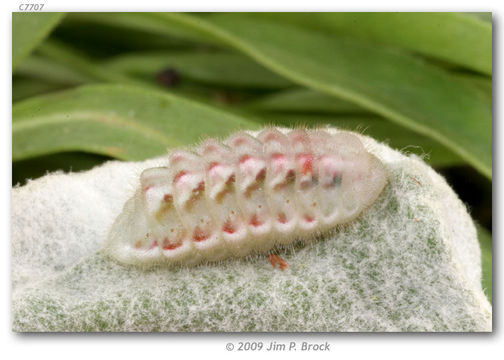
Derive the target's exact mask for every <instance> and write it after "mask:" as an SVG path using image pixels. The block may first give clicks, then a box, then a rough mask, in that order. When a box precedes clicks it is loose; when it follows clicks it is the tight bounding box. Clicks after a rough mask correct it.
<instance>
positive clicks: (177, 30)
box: [67, 12, 220, 44]
mask: <svg viewBox="0 0 504 360" xmlns="http://www.w3.org/2000/svg"><path fill="white" fill-rule="evenodd" d="M159 15H160V13H147V12H141V13H127V12H120V13H70V14H69V15H68V18H67V21H68V22H81V23H82V22H84V23H96V24H105V25H108V26H117V27H121V28H125V29H128V30H129V29H135V30H141V31H145V32H150V33H152V34H156V35H162V36H168V37H175V38H178V39H184V40H190V41H195V42H201V43H205V44H220V43H219V41H218V40H217V39H215V38H214V37H213V36H212V35H209V34H208V33H206V32H205V31H201V30H200V29H197V28H188V27H186V26H183V25H180V24H178V23H167V22H166V20H165V19H164V18H163V17H162V16H159Z"/></svg>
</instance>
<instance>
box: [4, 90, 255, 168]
mask: <svg viewBox="0 0 504 360" xmlns="http://www.w3.org/2000/svg"><path fill="white" fill-rule="evenodd" d="M12 118H13V122H12V158H13V160H14V161H15V160H21V159H27V158H30V157H34V156H40V155H44V154H51V153H56V152H60V151H86V152H91V153H96V154H103V155H108V156H111V157H115V158H119V159H123V160H140V159H145V158H148V157H153V156H156V155H161V154H163V153H165V151H166V148H167V147H173V146H182V145H186V144H189V143H194V142H196V141H198V140H200V139H202V138H204V137H211V136H214V137H215V136H223V135H227V134H228V133H230V132H232V131H236V130H238V129H253V128H257V127H258V125H256V124H254V123H253V122H249V121H247V120H244V119H242V118H240V117H237V116H234V115H231V114H228V113H225V112H222V111H218V110H215V109H213V108H211V107H208V106H204V105H201V104H199V103H196V102H193V101H189V100H186V99H183V98H179V97H176V96H173V95H169V94H165V93H162V92H158V91H153V90H146V89H144V88H139V87H132V86H120V85H90V86H83V87H80V88H77V89H75V90H68V91H64V92H61V93H57V94H52V95H47V96H40V97H36V98H32V99H28V100H25V101H22V102H20V103H18V104H16V105H14V106H13V110H12Z"/></svg>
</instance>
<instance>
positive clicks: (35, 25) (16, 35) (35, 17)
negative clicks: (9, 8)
mask: <svg viewBox="0 0 504 360" xmlns="http://www.w3.org/2000/svg"><path fill="white" fill-rule="evenodd" d="M64 16H65V14H64V13H49V12H41V13H28V12H26V13H20V12H15V13H12V70H13V71H14V69H16V67H17V66H18V65H19V63H20V62H21V60H22V59H23V58H25V57H26V56H28V55H29V54H30V52H31V51H32V50H33V49H34V48H35V47H36V46H37V45H38V44H39V43H40V42H41V41H42V40H43V39H44V38H45V37H46V36H47V35H49V33H50V32H51V30H52V29H54V27H55V26H56V25H58V23H59V22H60V21H61V19H63V17H64Z"/></svg>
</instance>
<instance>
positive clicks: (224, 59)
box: [103, 51, 292, 89]
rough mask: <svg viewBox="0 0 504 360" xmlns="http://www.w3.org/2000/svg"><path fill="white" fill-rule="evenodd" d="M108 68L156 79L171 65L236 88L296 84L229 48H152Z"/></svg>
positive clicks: (183, 73)
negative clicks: (187, 49)
mask: <svg viewBox="0 0 504 360" xmlns="http://www.w3.org/2000/svg"><path fill="white" fill-rule="evenodd" d="M103 65H104V66H105V67H106V68H107V69H111V70H113V71H116V72H123V73H125V74H128V75H140V76H143V77H146V78H150V79H155V78H156V75H157V74H158V73H159V72H160V71H162V70H164V69H167V68H173V69H174V70H176V71H177V72H178V73H180V75H181V77H184V78H188V79H191V80H193V81H197V82H201V83H205V84H217V85H223V86H228V87H236V88H245V87H248V88H258V89H278V88H285V87H287V86H292V83H291V82H290V81H288V80H286V79H285V78H283V77H281V76H279V75H277V74H275V73H273V72H271V71H270V70H268V69H266V68H264V67H263V66H261V65H259V64H257V63H256V62H255V61H252V60H250V59H249V58H247V57H245V56H243V55H240V54H233V53H226V52H201V51H200V52H197V51H192V52H179V53H174V52H166V51H159V52H149V53H134V54H126V55H121V56H118V57H116V58H113V59H112V60H110V61H107V62H105V63H104V64H103Z"/></svg>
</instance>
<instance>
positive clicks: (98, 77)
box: [39, 41, 140, 85]
mask: <svg viewBox="0 0 504 360" xmlns="http://www.w3.org/2000/svg"><path fill="white" fill-rule="evenodd" d="M39 51H40V53H41V54H42V55H44V56H46V57H47V58H49V59H51V60H52V61H54V62H56V63H59V64H60V65H61V67H62V68H67V69H69V70H70V71H72V72H74V73H76V74H79V75H80V76H82V77H84V78H85V79H88V80H91V79H94V80H95V81H99V82H112V83H123V84H132V85H140V83H139V82H137V81H135V80H133V79H131V78H129V77H127V76H124V75H123V74H121V73H117V72H114V71H111V70H110V69H103V68H102V67H100V66H98V65H97V64H95V63H94V62H92V61H90V60H89V59H87V58H86V56H85V55H84V54H81V53H80V52H79V51H77V50H75V49H73V48H71V47H70V46H68V45H66V44H64V43H61V42H57V41H46V42H44V43H43V44H42V45H41V46H40V49H39Z"/></svg>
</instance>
